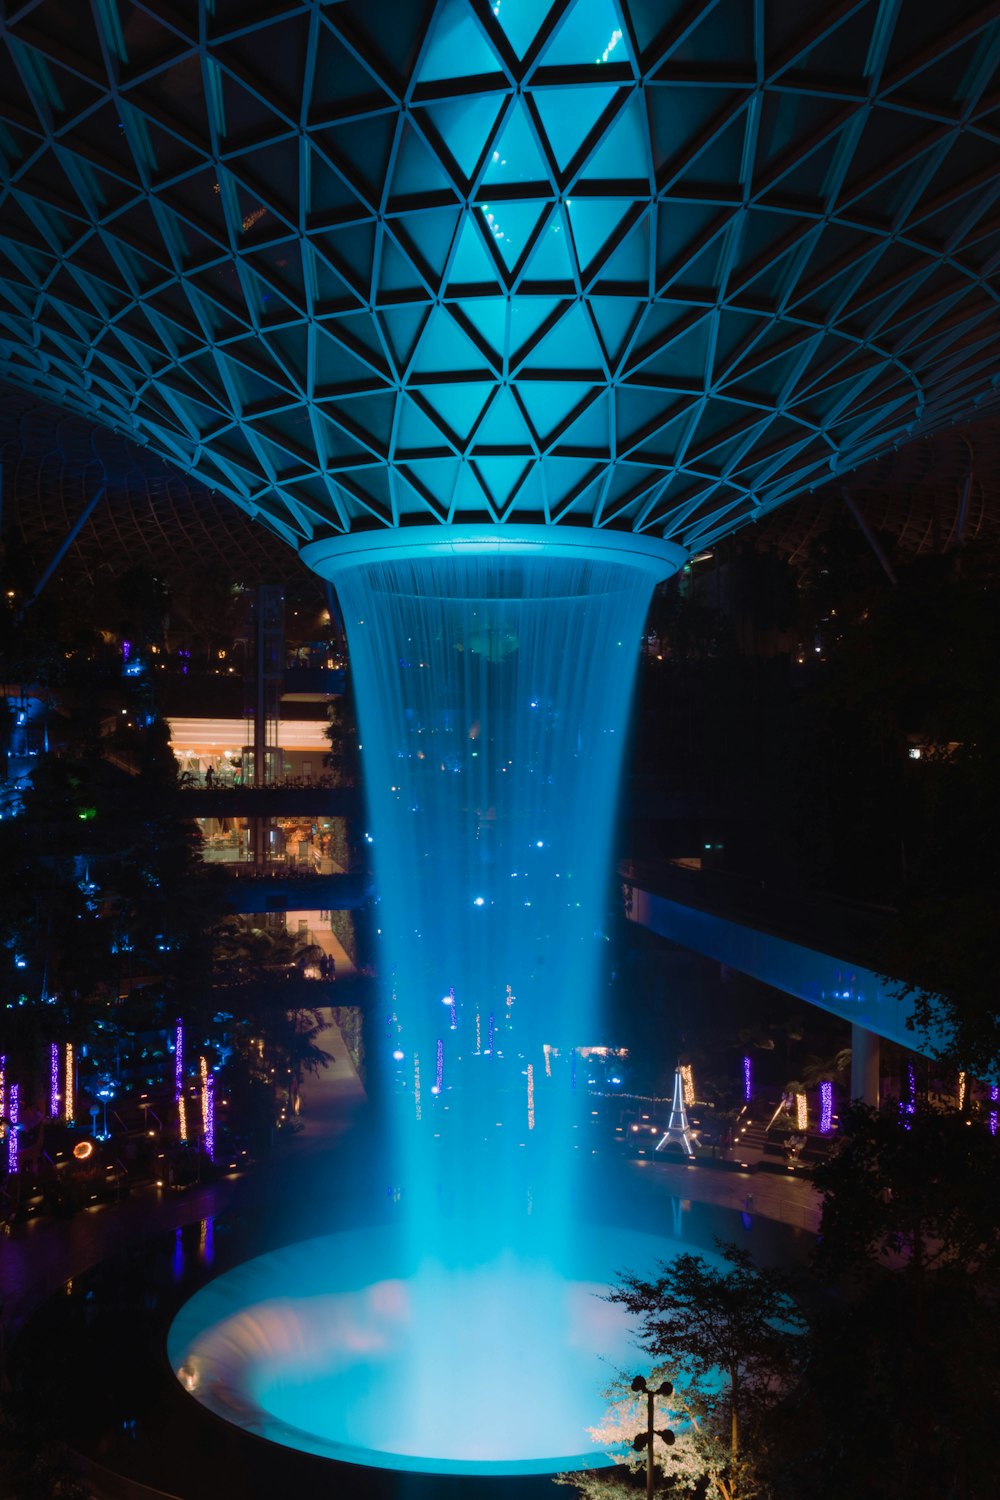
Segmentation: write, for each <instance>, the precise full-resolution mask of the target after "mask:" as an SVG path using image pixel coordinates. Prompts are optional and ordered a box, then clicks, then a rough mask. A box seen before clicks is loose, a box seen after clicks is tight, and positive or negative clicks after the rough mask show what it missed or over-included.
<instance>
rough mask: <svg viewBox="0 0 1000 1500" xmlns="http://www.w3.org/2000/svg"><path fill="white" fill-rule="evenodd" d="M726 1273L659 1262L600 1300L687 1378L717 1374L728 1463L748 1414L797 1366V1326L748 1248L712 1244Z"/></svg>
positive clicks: (782, 1289)
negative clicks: (613, 1305) (651, 1276)
mask: <svg viewBox="0 0 1000 1500" xmlns="http://www.w3.org/2000/svg"><path fill="white" fill-rule="evenodd" d="M719 1249H720V1252H721V1254H722V1258H723V1260H724V1261H725V1262H726V1268H725V1269H723V1268H717V1267H715V1266H712V1265H710V1264H709V1262H708V1261H706V1260H705V1258H704V1256H701V1255H689V1254H686V1253H685V1254H683V1255H678V1256H677V1257H676V1258H675V1259H674V1260H672V1261H661V1262H660V1274H659V1275H658V1276H657V1277H656V1279H655V1280H652V1281H644V1280H643V1279H642V1278H641V1277H638V1276H631V1275H625V1276H623V1277H622V1278H621V1281H620V1283H619V1285H618V1286H617V1287H615V1288H614V1289H613V1290H612V1291H611V1292H610V1293H609V1295H608V1300H609V1301H610V1302H617V1303H620V1304H621V1305H622V1306H624V1307H626V1308H627V1309H628V1311H629V1312H630V1313H632V1314H634V1315H635V1316H636V1317H638V1318H639V1319H640V1322H641V1328H642V1333H641V1341H642V1344H643V1347H644V1348H645V1349H646V1350H648V1352H649V1353H650V1354H652V1355H653V1356H654V1358H668V1359H670V1360H671V1361H677V1362H678V1363H679V1364H681V1365H682V1366H683V1367H684V1369H685V1370H686V1371H688V1372H690V1375H691V1377H693V1378H694V1380H696V1381H697V1380H700V1379H704V1378H705V1377H709V1376H713V1375H716V1374H717V1373H718V1374H721V1375H722V1377H723V1379H724V1381H725V1382H726V1386H725V1397H724V1399H725V1404H726V1405H727V1406H728V1411H729V1459H730V1462H731V1463H736V1462H737V1461H738V1459H739V1454H740V1442H741V1430H742V1427H743V1424H744V1422H745V1421H747V1420H748V1419H749V1417H750V1415H751V1413H752V1412H753V1411H755V1409H757V1408H758V1407H760V1406H766V1405H767V1404H768V1403H769V1402H770V1401H772V1400H774V1399H776V1398H777V1396H778V1395H779V1394H780V1393H781V1392H782V1391H783V1390H784V1389H785V1387H786V1386H787V1384H788V1382H789V1380H790V1379H791V1377H792V1375H793V1373H794V1371H795V1368H796V1364H797V1360H798V1357H799V1353H800V1350H801V1345H802V1337H803V1333H804V1330H805V1321H804V1319H803V1318H802V1316H801V1314H800V1312H799V1310H798V1308H797V1307H796V1305H795V1303H794V1301H793V1300H792V1298H791V1296H790V1295H789V1292H788V1290H787V1287H786V1284H785V1281H784V1278H783V1277H782V1276H781V1274H780V1273H779V1272H777V1271H775V1270H772V1269H766V1270H760V1269H758V1267H756V1266H755V1265H754V1264H753V1261H752V1259H751V1257H750V1254H749V1252H748V1251H746V1250H743V1249H741V1248H740V1247H739V1246H738V1245H723V1244H721V1243H720V1244H719Z"/></svg>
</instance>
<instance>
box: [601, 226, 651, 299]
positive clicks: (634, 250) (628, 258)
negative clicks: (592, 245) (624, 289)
mask: <svg viewBox="0 0 1000 1500" xmlns="http://www.w3.org/2000/svg"><path fill="white" fill-rule="evenodd" d="M649 224H650V220H649V215H648V214H643V216H642V218H641V219H640V220H639V222H638V223H637V224H635V225H633V227H632V228H631V229H630V230H629V231H628V233H627V234H626V236H625V238H624V240H623V241H622V243H621V244H620V245H619V246H618V248H617V249H616V250H613V251H612V252H611V254H610V255H609V256H608V258H607V260H606V261H605V262H604V264H603V266H602V267H601V271H600V278H599V280H598V282H597V285H598V286H599V287H603V286H607V285H613V284H618V283H622V282H624V283H625V285H626V286H628V287H629V289H630V290H632V291H638V290H639V289H640V288H643V289H645V288H646V287H648V286H649V272H650V254H649Z"/></svg>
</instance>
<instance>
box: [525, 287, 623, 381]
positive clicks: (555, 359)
mask: <svg viewBox="0 0 1000 1500" xmlns="http://www.w3.org/2000/svg"><path fill="white" fill-rule="evenodd" d="M603 364H604V360H603V357H602V355H601V351H600V348H599V346H598V343H597V340H596V339H595V337H594V330H593V329H592V327H591V326H590V320H589V319H588V317H587V315H586V313H585V312H584V311H583V308H582V307H580V306H579V304H576V303H575V304H573V305H572V306H571V307H570V309H569V311H568V312H566V313H564V314H563V316H562V317H561V318H560V319H559V321H558V323H557V324H556V325H555V327H554V328H553V329H552V330H551V332H549V333H547V334H546V335H545V337H544V338H543V339H542V341H541V343H539V344H538V345H537V346H536V347H535V348H534V349H533V350H532V351H531V354H530V356H529V358H528V359H527V360H526V361H525V367H526V368H527V369H529V370H530V369H535V370H556V369H562V370H579V369H586V370H592V369H598V370H599V369H601V368H602V366H603Z"/></svg>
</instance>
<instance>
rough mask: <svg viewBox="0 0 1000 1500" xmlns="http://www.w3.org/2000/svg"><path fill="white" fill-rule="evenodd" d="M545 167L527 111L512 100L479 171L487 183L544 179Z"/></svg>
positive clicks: (546, 170)
mask: <svg viewBox="0 0 1000 1500" xmlns="http://www.w3.org/2000/svg"><path fill="white" fill-rule="evenodd" d="M548 177H549V171H548V168H547V166H546V165H545V161H544V159H543V157H542V154H541V152H540V151H539V149H538V142H537V140H536V139H535V134H534V131H533V130H532V128H531V121H530V120H529V118H528V111H527V109H526V108H525V106H524V103H523V101H522V100H520V99H518V100H516V101H515V104H514V108H513V109H512V110H511V113H510V115H509V116H508V118H507V123H506V124H505V125H504V127H503V130H502V131H501V133H500V135H499V136H498V137H497V139H496V141H495V142H494V144H493V153H492V156H491V158H490V162H489V165H488V166H487V168H486V171H485V173H484V174H483V182H484V183H486V184H487V185H488V186H492V185H493V184H495V183H505V184H506V183H518V182H547V181H548Z"/></svg>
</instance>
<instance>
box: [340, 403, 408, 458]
mask: <svg viewBox="0 0 1000 1500" xmlns="http://www.w3.org/2000/svg"><path fill="white" fill-rule="evenodd" d="M395 410H396V393H395V391H385V392H383V393H374V392H366V393H365V394H364V395H361V396H350V397H345V396H341V397H338V399H337V403H336V405H335V406H334V407H333V408H332V412H333V420H334V421H339V420H340V418H341V417H343V420H344V425H345V426H347V427H354V428H357V429H358V430H359V431H361V432H363V433H366V434H367V435H368V437H369V438H370V439H371V440H372V442H373V443H374V444H375V446H376V447H377V448H379V449H381V450H383V451H384V450H385V449H387V448H388V446H389V439H390V438H391V436H392V423H393V418H394V415H395Z"/></svg>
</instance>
